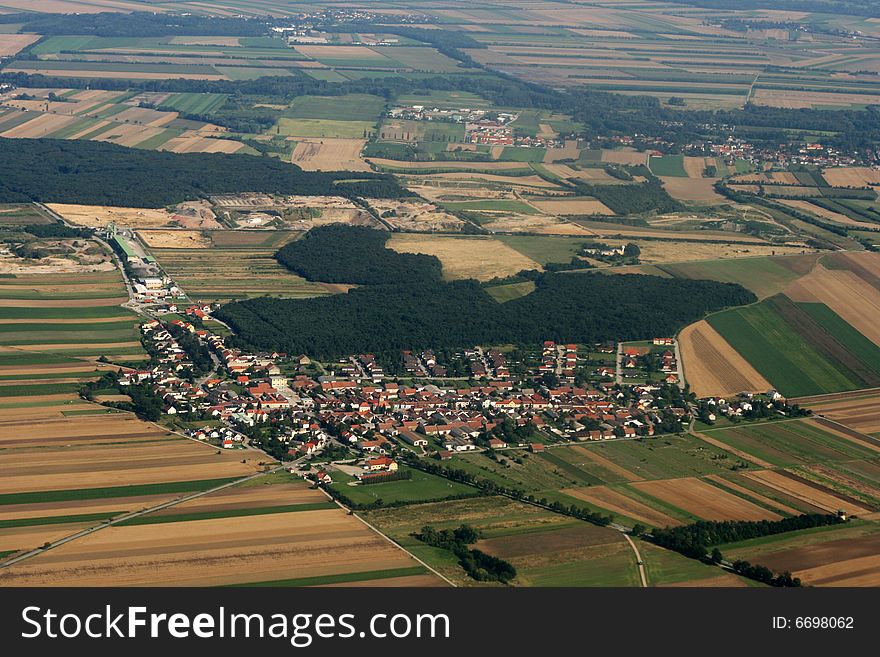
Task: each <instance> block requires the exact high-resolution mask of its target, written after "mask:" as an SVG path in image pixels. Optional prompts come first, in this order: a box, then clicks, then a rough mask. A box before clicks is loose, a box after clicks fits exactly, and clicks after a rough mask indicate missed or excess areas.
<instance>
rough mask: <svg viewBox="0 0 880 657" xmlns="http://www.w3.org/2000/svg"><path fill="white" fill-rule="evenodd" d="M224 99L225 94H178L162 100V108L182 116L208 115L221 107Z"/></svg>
mask: <svg viewBox="0 0 880 657" xmlns="http://www.w3.org/2000/svg"><path fill="white" fill-rule="evenodd" d="M226 98H227V96H226V94H211V93H205V94H202V93H180V94H173V95H172V96H170V97H169V98H167V99H166V100H164V101H163V102H162V107H170V108H171V109H175V110H177V111H178V112H183V113H184V114H210V113H211V112H213V111H214V110H216V109H217V108H218V107H220V106H221V105H223V103H225V102H226Z"/></svg>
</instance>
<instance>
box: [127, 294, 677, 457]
mask: <svg viewBox="0 0 880 657" xmlns="http://www.w3.org/2000/svg"><path fill="white" fill-rule="evenodd" d="M187 311H188V312H190V311H191V312H192V313H193V314H195V313H196V312H199V313H204V312H205V310H204V309H203V308H202V307H199V306H191V307H190V308H188V309H187ZM169 324H172V325H174V326H177V327H178V328H179V329H181V330H184V331H187V332H188V333H190V334H192V335H194V336H195V337H196V338H197V339H198V340H199V342H201V343H202V344H203V345H205V346H207V347H208V348H209V349H210V350H211V351H212V352H213V353H214V355H215V356H216V358H217V360H218V361H219V363H220V367H221V369H222V370H223V373H222V374H218V375H216V376H214V375H213V373H212V374H210V375H209V376H208V378H205V379H203V380H201V381H199V382H193V380H192V377H191V376H189V377H188V376H187V372H186V370H187V369H189V368H191V367H192V363H191V362H190V361H189V359H188V357H187V354H186V352H185V350H184V349H183V348H182V347H181V346H180V344H179V342H178V340H176V339H175V337H174V335H173V334H172V333H175V331H171V330H169V328H170V327H169V326H167V325H166V324H163V323H162V322H160V321H158V320H151V321H148V322H146V323H144V325H143V327H142V331H143V334H144V341H145V343H147V344H148V345H149V346H150V351H151V353H152V354H153V355H154V358H153V360H152V366H151V367H150V368H149V369H145V370H143V371H129V372H125V373H121V374H120V378H119V383H120V384H121V385H132V384H141V383H149V384H150V385H151V386H152V387H153V391H154V392H155V393H156V394H157V395H159V396H161V397H162V399H163V402H164V410H165V412H166V413H168V414H181V413H182V414H190V415H188V416H186V417H187V419H189V418H193V419H192V420H191V422H192V424H194V425H198V422H199V421H200V420H203V421H205V425H203V426H202V427H200V428H198V429H194V430H190V431H189V433H190V435H191V436H192V437H194V438H196V439H199V440H206V441H211V442H214V443H215V444H217V445H218V446H221V447H224V448H232V447H235V446H237V445H242V444H246V443H247V439H246V438H245V436H244V435H243V434H244V433H248V431H247V429H246V427H258V426H268V425H271V424H274V425H276V426H277V427H278V429H279V430H278V431H277V432H274V433H275V434H276V435H278V436H279V438H278V439H279V440H280V441H282V442H283V443H285V444H286V448H287V449H288V453H289V454H290V455H291V456H294V457H297V456H309V455H312V454H314V453H316V452H318V451H320V450H322V449H324V448H325V447H326V446H327V445H328V444H330V442H331V441H336V442H337V443H339V444H342V445H346V446H348V447H349V448H350V449H352V450H355V451H356V452H358V453H360V454H362V455H363V457H364V458H365V459H367V461H366V463H367V465H368V468H367V470H365V472H368V473H375V472H386V473H387V472H393V471H394V470H395V469H396V467H397V466H396V463H393V464H392V461H393V459H392V457H393V454H394V453H395V452H396V450H398V449H401V448H403V449H412V450H414V451H416V452H417V453H422V454H427V453H433V454H436V455H437V457H438V458H451V457H452V456H454V455H455V454H456V453H460V452H467V451H472V450H478V449H486V448H492V449H505V448H507V447H520V448H527V447H529V445H530V444H531V443H532V442H536V444H539V445H540V443H541V442H554V441H587V440H608V439H613V438H627V437H628V438H634V437H637V436H651V435H653V434H654V431H655V426H656V425H657V424H658V423H659V422H661V421H662V419H661V414H662V413H663V412H668V409H667V411H663V412H661V411H660V410H659V408H658V407H657V405H656V399H655V393H657V391H658V390H660V387H659V385H644V386H634V387H632V388H631V389H629V391H628V392H626V393H624V392H623V391H621V390H619V389H616V388H615V386H614V385H613V383H604V384H598V385H597V386H596V387H595V388H589V387H578V386H575V385H574V384H573V373H574V369H575V367H576V366H577V361H578V354H577V345H573V344H569V345H557V344H556V343H554V342H552V341H547V342H545V343H544V344H543V351H542V359H541V361H540V364H539V365H537V366H535V367H531V368H530V369H529V371H528V372H527V373H526V374H525V375H523V376H515V377H514V376H511V373H510V371H509V370H508V367H507V363H506V360H505V357H504V354H502V353H501V352H499V351H497V350H485V351H484V350H483V349H481V348H479V347H475V348H473V349H468V350H465V355H466V356H467V358H468V359H470V362H471V369H472V371H473V372H474V375H475V377H476V378H480V377H481V376H482V375H486V376H485V378H483V381H484V382H483V383H481V384H479V385H474V386H471V387H461V384H460V382H459V383H458V384H457V385H452V384H450V385H448V386H447V385H442V384H440V383H439V382H438V381H435V383H433V384H420V385H403V384H400V383H396V382H393V381H391V380H388V379H386V380H384V381H374V380H373V377H372V376H370V375H369V368H370V366H371V364H372V363H375V358H374V357H372V356H371V355H369V354H367V355H360V356H357V357H351V360H350V362H349V363H348V364H351V365H356V367H355V369H354V370H351V371H350V372H349V374H351V376H347V375H345V374H343V373H342V372H336V373H335V374H334V375H328V376H314V377H313V376H310V375H309V374H306V373H304V372H308V371H311V370H310V369H308V368H307V366H309V365H310V364H311V361H310V360H309V358H308V357H306V356H299V357H293V358H291V357H289V356H288V355H287V354H283V353H279V352H267V353H247V352H243V351H241V350H239V349H235V348H231V347H229V346H228V345H227V344H226V343H225V341H224V340H223V338H221V337H220V336H218V335H216V334H213V333H211V332H209V331H205V330H202V329H199V328H197V327H196V325H194V324H193V323H191V322H187V321H183V320H179V319H178V320H174V321H173V322H170V323H169ZM658 340H665V339H658ZM663 344H664V345H665V344H666V343H663ZM596 348H597V349H599V348H602V345H597V346H596ZM609 349H610V350H611V351H613V347H609ZM405 355H406V356H408V357H409V358H412V359H416V360H417V361H418V362H419V364H420V366H421V367H425V368H433V371H436V367H437V365H436V359H435V358H434V357H433V352H431V351H428V350H426V351H423V352H421V353H419V354H418V356H416V355H414V354H412V353H411V352H407V354H405ZM282 365H283V366H284V368H285V370H287V372H285V370H282V367H281V366H282ZM551 369H552V371H554V372H556V371H559V372H560V373H561V375H562V376H561V377H560V378H559V382H558V383H557V384H554V386H553V387H548V386H547V385H546V384H545V383H544V378H543V375H544V374H545V373H546V372H548V371H550V370H551ZM672 411H673V412H674V413H675V415H676V416H680V417H681V418H682V421H684V420H685V419H686V418H688V410H687V409H685V408H681V409H672ZM267 423H268V424H267ZM496 428H498V430H496ZM511 428H513V429H517V428H519V429H525V431H514V432H513V433H511V431H510V430H511ZM513 435H516V436H524V438H522V439H520V438H516V439H513V438H511V437H510V436H513ZM536 436H538V437H543V438H542V439H540V440H538V441H534V440H533V439H534V437H536Z"/></svg>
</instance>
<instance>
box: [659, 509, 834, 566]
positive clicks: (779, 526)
mask: <svg viewBox="0 0 880 657" xmlns="http://www.w3.org/2000/svg"><path fill="white" fill-rule="evenodd" d="M842 522H844V521H843V520H841V519H840V518H838V517H837V516H836V515H831V514H818V513H812V514H805V515H800V516H792V517H790V518H782V519H781V520H725V521H713V520H700V521H698V522H695V523H692V524H690V525H682V526H680V527H666V528H665V529H655V530H654V531H653V532H652V537H653V541H654V542H655V543H656V544H657V545H659V546H661V547H665V548H668V549H670V550H675V551H676V552H679V553H681V554H683V555H685V556H686V557H692V558H694V559H706V558H707V557H708V555H709V548H710V547H712V546H716V545H722V544H724V543H735V542H738V541H745V540H748V539H751V538H759V537H761V536H772V535H774V534H782V533H785V532H793V531H798V530H800V529H811V528H813V527H826V526H828V525H837V524H840V523H842Z"/></svg>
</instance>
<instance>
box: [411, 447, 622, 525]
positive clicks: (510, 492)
mask: <svg viewBox="0 0 880 657" xmlns="http://www.w3.org/2000/svg"><path fill="white" fill-rule="evenodd" d="M401 458H402V459H403V460H405V461H406V462H407V463H408V464H409V465H410V466H412V467H414V468H418V469H419V470H424V471H425V472H427V473H429V474H434V475H437V476H439V477H445V478H446V479H449V480H451V481H457V482H460V483H463V484H468V485H470V486H474V487H476V488H478V489H479V490H480V491H481V492H482V493H483V494H484V495H504V496H506V497H511V498H513V499H516V500H519V501H521V502H526V503H527V504H536V505H539V506H542V507H544V508H546V509H549V510H550V511H553V512H554V513H559V514H561V515H566V516H570V517H572V518H577V519H578V520H583V521H585V522H589V523H592V524H594V525H598V526H600V527H606V526H607V525H610V524H611V523H612V522H614V516H611V515H605V514H602V513H598V512H596V511H590V510H589V509H585V508H582V507H579V506H576V505H574V504H572V505H570V506H565V505H564V504H562V503H561V502H559V501H555V500H554V501H552V502H551V501H550V500H548V499H547V498H546V497H542V498H538V497H535V496H534V495H531V494H530V493H526V492H525V491H524V490H521V489H519V488H509V487H507V486H502V485H500V484H497V483H495V482H494V481H491V480H489V479H483V478H481V477H478V476H477V475H475V474H472V473H470V472H468V471H466V470H461V469H459V468H447V467H444V466H442V465H440V464H438V463H432V462H430V461H425V460H423V459H420V458H418V457H417V456H415V455H413V454H408V453H406V452H404V453H403V454H402V455H401Z"/></svg>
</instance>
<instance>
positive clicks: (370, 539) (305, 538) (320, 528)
mask: <svg viewBox="0 0 880 657" xmlns="http://www.w3.org/2000/svg"><path fill="white" fill-rule="evenodd" d="M417 565H418V564H417V563H416V562H415V561H414V560H413V559H412V558H411V557H409V555H407V554H406V553H405V552H403V551H402V550H400V549H399V548H397V547H396V546H394V545H393V544H391V543H390V542H389V541H387V540H385V539H384V538H382V537H381V536H380V535H378V534H376V533H374V532H373V531H372V530H370V529H369V528H367V527H366V526H365V525H364V524H362V523H361V522H360V521H359V520H358V519H357V518H355V517H353V516H348V515H346V514H345V512H344V511H343V510H342V509H327V510H318V511H294V512H290V513H276V514H268V515H256V516H244V517H234V518H216V519H209V520H190V521H181V522H170V523H163V524H153V525H133V526H122V527H110V528H108V529H104V530H102V531H99V532H96V533H94V534H91V535H89V536H87V537H84V538H82V539H79V540H76V541H72V542H70V543H67V544H66V545H63V546H60V547H58V548H56V549H54V550H51V551H49V552H46V553H45V554H42V555H40V556H39V557H35V558H33V559H31V560H29V561H27V562H24V563H22V564H20V565H16V566H11V567H9V568H6V569H4V570H3V571H2V573H0V586H40V585H43V586H46V585H50V586H51V585H57V584H59V583H61V582H63V583H64V584H65V585H66V586H102V585H103V586H106V585H107V584H108V583H112V584H113V585H114V586H147V585H149V586H216V585H222V584H235V583H237V584H247V583H253V582H266V581H277V580H280V579H296V578H318V577H320V576H324V575H340V574H345V573H359V572H360V573H362V572H369V571H382V570H390V569H397V568H407V567H414V566H417ZM315 583H320V582H315Z"/></svg>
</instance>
